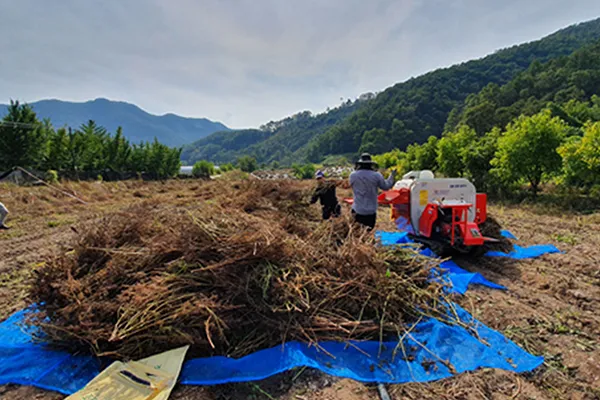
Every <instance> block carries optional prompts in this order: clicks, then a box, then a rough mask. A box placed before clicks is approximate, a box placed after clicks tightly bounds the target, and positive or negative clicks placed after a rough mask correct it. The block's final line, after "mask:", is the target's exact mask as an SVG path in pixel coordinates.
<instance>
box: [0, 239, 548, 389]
mask: <svg viewBox="0 0 600 400" xmlns="http://www.w3.org/2000/svg"><path fill="white" fill-rule="evenodd" d="M378 235H379V236H380V238H381V241H382V243H383V244H384V245H393V244H398V243H410V239H409V238H408V235H407V234H406V233H401V232H395V233H389V232H379V233H378ZM550 247H552V248H553V246H550ZM550 247H549V246H541V247H540V246H534V247H533V250H532V247H529V248H521V247H515V252H514V254H513V253H511V254H508V255H506V254H501V256H503V257H512V258H526V257H532V256H534V257H535V256H539V255H541V254H545V253H547V252H557V251H558V250H556V248H553V249H552V248H550ZM423 253H424V254H425V255H430V256H435V255H434V254H433V253H431V252H430V251H428V250H424V251H423ZM492 255H496V254H492ZM442 268H443V270H444V271H445V273H444V276H443V278H444V279H449V280H450V281H451V282H452V284H453V288H454V290H455V291H456V292H459V293H464V292H465V291H466V290H467V287H468V285H469V284H470V283H479V284H483V285H486V286H489V287H493V288H503V287H502V286H499V285H496V284H494V283H492V282H489V281H487V280H485V278H483V276H481V275H479V274H472V273H470V272H467V271H465V270H463V269H461V268H460V267H458V266H457V265H456V264H455V263H454V262H452V261H446V262H444V263H442ZM454 307H455V308H456V310H457V313H458V315H459V316H460V318H461V320H462V321H463V322H467V321H470V322H471V325H472V327H473V329H476V330H477V332H478V335H479V337H480V338H481V339H482V341H479V340H478V339H476V338H475V337H474V336H473V335H471V334H470V333H469V332H468V331H467V330H466V329H464V328H461V327H458V326H450V325H446V324H444V323H442V322H440V321H437V320H434V319H429V320H427V321H422V322H420V323H419V324H418V325H417V326H416V327H415V328H414V330H413V331H412V333H411V335H412V336H411V337H407V338H405V340H404V341H403V347H404V349H405V350H406V352H407V354H406V357H405V355H404V354H403V352H402V346H401V347H398V342H388V343H384V344H383V346H380V343H379V342H360V343H354V344H353V346H347V345H346V344H343V343H335V342H326V343H320V344H319V347H320V348H319V347H314V346H313V347H309V346H307V345H305V344H301V343H297V342H291V343H287V344H286V345H285V346H284V347H275V348H271V349H267V350H262V351H259V352H256V353H253V354H250V355H248V356H246V357H243V358H241V359H232V358H226V357H210V358H199V359H193V360H189V361H187V362H186V363H185V364H184V367H183V370H182V372H181V375H180V380H181V383H183V384H188V385H210V384H219V383H227V382H241V381H252V380H260V379H263V378H266V377H269V376H272V375H275V374H277V373H280V372H283V371H286V370H288V369H291V368H294V367H301V366H307V367H312V368H316V369H319V370H321V371H324V372H326V373H329V374H332V375H336V376H340V377H347V378H352V379H356V380H359V381H363V382H383V383H403V382H425V381H431V380H437V379H442V378H446V377H449V376H451V375H452V373H451V372H450V371H449V369H448V368H447V367H446V366H445V365H444V364H443V363H441V362H439V360H448V361H449V362H450V364H451V365H452V366H453V368H455V370H456V371H455V372H456V373H461V372H465V371H473V370H475V369H478V368H501V369H505V370H509V371H515V372H526V371H531V370H533V369H535V368H537V367H538V366H539V365H540V364H541V363H542V362H543V358H542V357H536V356H533V355H531V354H529V353H527V352H526V351H524V350H522V349H521V348H519V347H518V346H517V345H515V344H514V343H513V342H511V341H510V340H508V339H507V338H506V337H504V336H503V335H502V334H500V333H498V332H496V331H494V330H492V329H490V328H488V327H486V326H485V325H483V324H481V323H480V322H478V321H476V320H474V319H473V318H472V317H471V316H470V315H469V314H468V313H467V312H466V311H464V310H463V309H461V308H460V307H459V306H457V305H454ZM26 313H27V311H26V310H23V311H20V312H18V313H16V314H14V315H13V316H11V317H10V318H9V319H7V320H6V321H4V322H2V323H1V324H0V384H7V383H15V384H22V385H32V386H37V387H41V388H44V389H49V390H55V391H58V392H61V393H64V394H71V393H73V392H75V391H77V390H79V389H81V388H82V387H83V386H85V384H86V383H87V382H89V381H90V380H91V379H92V378H94V377H95V376H96V375H97V374H98V373H99V372H100V371H101V369H102V368H103V367H105V366H106V365H101V362H100V361H99V360H98V359H96V358H94V357H91V356H89V355H77V354H69V353H66V352H63V351H57V350H52V349H50V348H49V347H47V346H46V345H44V344H40V343H36V342H34V341H33V340H32V337H31V332H28V331H27V330H25V329H24V328H23V327H22V326H21V325H22V324H21V323H22V322H23V319H24V318H25V316H26ZM419 343H421V344H423V345H424V346H426V347H427V350H423V349H422V346H421V345H420V344H419ZM354 346H355V347H354ZM359 349H360V350H359ZM328 353H329V354H328ZM330 354H331V355H333V357H332V356H331V355H330ZM432 354H433V355H432ZM409 360H411V361H409Z"/></svg>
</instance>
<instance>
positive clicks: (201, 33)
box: [0, 0, 600, 128]
mask: <svg viewBox="0 0 600 400" xmlns="http://www.w3.org/2000/svg"><path fill="white" fill-rule="evenodd" d="M0 16H1V22H0V103H6V102H8V100H9V99H19V100H21V101H26V102H33V101H36V100H41V99H48V98H56V99H61V100H69V101H87V100H91V99H95V98H98V97H104V98H109V99H111V100H119V101H126V102H129V103H133V104H136V105H138V106H139V107H141V108H143V109H144V110H146V111H148V112H150V113H153V114H158V115H162V114H165V113H175V114H178V115H182V116H187V117H206V118H209V119H211V120H216V121H220V122H223V123H225V124H226V125H228V126H230V127H233V128H242V127H244V128H245V127H258V126H259V125H261V124H263V123H266V122H268V121H271V120H278V119H281V118H284V117H286V116H289V115H292V114H295V113H296V112H299V111H302V110H310V111H313V112H322V111H323V110H325V109H326V108H327V107H334V106H336V105H338V104H339V103H340V102H341V101H340V99H341V98H344V99H348V98H352V99H354V98H356V97H358V95H360V94H361V93H365V92H376V91H380V90H383V89H385V88H386V87H388V86H391V85H393V84H394V83H397V82H401V81H404V80H407V79H409V78H410V77H414V76H418V75H420V74H423V73H425V72H428V71H430V70H433V69H435V68H438V67H445V66H450V65H452V64H456V63H459V62H462V61H467V60H469V59H473V58H479V57H483V56H485V55H487V54H489V53H492V52H494V51H496V50H498V49H501V48H504V47H509V46H512V45H514V44H519V43H523V42H528V41H531V40H536V39H539V38H541V37H543V36H545V35H548V34H550V33H552V32H554V31H556V30H558V29H561V28H563V27H566V26H568V25H571V24H574V23H577V22H581V21H586V20H590V19H594V18H596V17H599V16H600V1H598V0H502V1H500V0H368V1H367V0H302V1H298V0H168V1H167V0H56V1H48V0H19V1H15V0H0Z"/></svg>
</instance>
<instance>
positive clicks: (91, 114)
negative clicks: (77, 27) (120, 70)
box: [0, 97, 230, 147]
mask: <svg viewBox="0 0 600 400" xmlns="http://www.w3.org/2000/svg"><path fill="white" fill-rule="evenodd" d="M28 104H29V105H31V107H32V108H33V110H34V111H35V112H36V114H37V115H38V117H39V118H40V119H44V118H49V119H50V121H51V122H52V124H53V125H54V126H55V127H61V126H65V125H66V126H69V127H71V128H73V129H76V128H78V127H79V126H80V125H81V124H84V123H86V122H87V121H89V120H93V121H95V122H96V123H97V124H98V125H101V126H104V127H105V128H106V129H108V131H109V132H115V131H116V129H117V127H119V126H121V127H122V128H123V133H124V135H125V137H126V138H127V139H129V140H130V141H131V142H134V143H137V142H141V141H152V140H154V138H155V137H156V138H157V139H158V140H159V141H160V142H161V143H164V144H167V145H169V146H177V147H179V146H183V145H185V144H187V143H191V142H194V141H196V140H198V139H201V138H203V137H206V136H208V135H210V134H212V133H214V132H217V131H228V130H230V129H229V128H228V127H227V126H225V125H224V124H222V123H221V122H215V121H211V120H209V119H207V118H193V117H183V116H179V115H176V114H174V113H166V114H163V115H155V114H151V113H149V112H147V111H145V110H143V109H142V108H140V107H139V106H137V105H135V104H132V103H128V102H125V101H119V100H109V99H106V98H103V97H98V98H96V99H93V100H88V101H85V102H74V101H65V100H60V99H55V98H53V99H43V100H39V101H35V102H31V103H28ZM6 108H7V105H6V104H0V114H1V115H2V116H3V115H5V114H6Z"/></svg>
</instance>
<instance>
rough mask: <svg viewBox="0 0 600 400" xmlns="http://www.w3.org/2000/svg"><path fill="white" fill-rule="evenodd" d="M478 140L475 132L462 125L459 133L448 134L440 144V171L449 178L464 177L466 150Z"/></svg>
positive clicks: (438, 159)
mask: <svg viewBox="0 0 600 400" xmlns="http://www.w3.org/2000/svg"><path fill="white" fill-rule="evenodd" d="M476 140H477V134H476V133H475V130H473V129H472V128H470V127H468V126H467V125H461V126H460V127H459V128H458V131H456V132H452V133H448V134H446V135H444V137H442V138H441V139H440V141H439V143H438V146H437V148H438V152H437V163H438V166H439V171H440V172H442V173H443V174H444V175H446V176H448V177H458V176H463V175H464V173H465V163H464V157H463V154H464V152H465V150H466V149H467V148H468V147H469V145H471V144H472V143H474V142H475V141H476Z"/></svg>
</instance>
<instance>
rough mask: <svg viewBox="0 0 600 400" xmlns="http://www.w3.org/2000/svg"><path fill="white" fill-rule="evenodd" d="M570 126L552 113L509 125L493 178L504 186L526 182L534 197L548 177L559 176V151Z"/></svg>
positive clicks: (495, 164)
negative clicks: (523, 180)
mask: <svg viewBox="0 0 600 400" xmlns="http://www.w3.org/2000/svg"><path fill="white" fill-rule="evenodd" d="M567 130H568V126H567V125H566V124H565V122H564V121H563V120H561V119H560V118H558V117H552V115H551V112H550V111H549V110H545V111H542V112H541V113H539V114H536V115H533V116H531V117H526V116H521V117H519V118H518V119H517V120H515V121H514V122H513V123H511V124H509V125H508V126H507V128H506V132H504V133H503V135H502V136H501V137H500V138H499V139H498V149H497V151H496V154H495V157H494V159H493V160H492V162H491V164H492V166H493V167H494V169H493V172H494V174H495V175H496V176H497V177H498V178H500V179H501V180H502V181H504V182H511V181H515V180H519V179H525V180H526V181H527V182H528V183H529V184H530V185H531V190H532V191H533V193H534V195H535V194H537V192H538V189H539V185H540V183H542V180H543V179H544V178H545V177H549V176H551V175H552V174H555V173H556V172H558V171H559V170H560V168H561V163H562V159H561V156H560V154H558V152H557V149H558V147H559V146H560V145H561V143H562V141H563V140H564V138H565V136H566V132H567Z"/></svg>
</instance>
